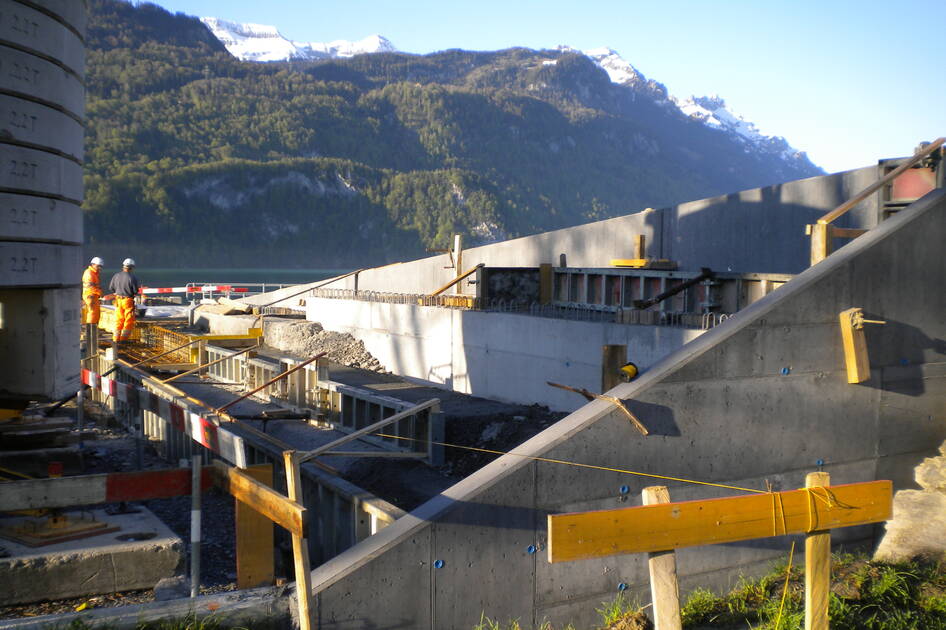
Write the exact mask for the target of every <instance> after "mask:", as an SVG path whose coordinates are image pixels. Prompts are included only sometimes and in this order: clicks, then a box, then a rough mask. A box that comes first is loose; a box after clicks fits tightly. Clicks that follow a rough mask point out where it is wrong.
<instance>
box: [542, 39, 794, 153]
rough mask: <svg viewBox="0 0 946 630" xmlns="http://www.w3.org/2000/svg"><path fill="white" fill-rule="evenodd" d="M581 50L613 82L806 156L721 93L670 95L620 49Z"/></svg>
mask: <svg viewBox="0 0 946 630" xmlns="http://www.w3.org/2000/svg"><path fill="white" fill-rule="evenodd" d="M558 50H561V51H563V52H579V51H576V50H574V49H572V48H569V47H568V46H559V47H558ZM580 52H582V53H583V54H585V55H587V56H588V57H590V58H591V59H592V60H594V62H595V63H596V64H598V66H600V67H601V68H602V69H603V70H604V71H605V72H607V73H608V76H609V77H610V78H611V81H612V82H613V83H617V84H618V85H624V86H627V87H631V88H634V89H635V90H638V91H641V90H643V91H645V92H647V93H649V94H650V96H651V97H653V98H654V100H656V101H658V102H665V103H667V104H670V105H672V106H674V107H676V108H677V109H679V110H680V111H681V112H682V113H683V114H684V115H685V116H688V117H689V118H693V119H695V120H698V121H700V122H702V123H703V124H704V125H706V126H707V127H711V128H713V129H719V130H721V131H724V132H728V133H730V134H732V135H733V136H734V137H736V138H738V139H739V140H740V141H742V142H743V143H744V144H746V145H747V148H748V147H752V148H755V149H758V150H760V151H767V152H771V153H780V154H781V156H782V157H783V158H785V159H786V160H804V159H807V158H806V156H805V154H804V153H803V152H802V151H799V150H798V149H795V148H794V147H792V146H790V145H789V144H788V142H787V141H786V140H785V139H784V138H781V137H778V136H767V135H765V134H763V133H762V132H760V131H759V129H758V128H757V127H756V126H755V124H754V123H752V122H750V121H748V120H746V119H745V118H743V117H742V116H740V115H739V114H737V113H735V112H734V111H732V110H731V109H729V108H728V107H727V105H726V101H724V100H723V99H722V98H720V97H719V96H716V95H713V96H703V97H696V96H691V97H689V98H687V99H684V100H680V99H678V98H676V97H674V96H670V95H669V94H668V92H667V88H666V87H664V85H663V84H662V83H658V82H656V81H654V80H653V79H647V78H646V77H645V76H644V75H643V74H641V73H640V72H639V71H638V70H637V68H635V67H634V66H632V65H631V64H630V63H628V62H627V61H625V60H624V58H623V57H621V55H619V54H618V53H617V51H615V50H613V49H611V48H594V49H592V50H584V51H580Z"/></svg>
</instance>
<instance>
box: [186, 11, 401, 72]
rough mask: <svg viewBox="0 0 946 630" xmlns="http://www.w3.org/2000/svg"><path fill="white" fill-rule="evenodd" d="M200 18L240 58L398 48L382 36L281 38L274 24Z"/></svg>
mask: <svg viewBox="0 0 946 630" xmlns="http://www.w3.org/2000/svg"><path fill="white" fill-rule="evenodd" d="M200 21H201V22H203V23H204V24H206V25H207V28H209V29H210V32H211V33H213V34H214V36H215V37H216V38H217V39H219V40H220V41H221V43H223V45H224V46H226V47H227V50H228V51H229V52H230V54H231V55H233V56H234V57H236V58H238V59H241V60H243V61H259V62H267V61H289V60H297V59H298V60H313V59H330V58H335V57H353V56H355V55H360V54H364V53H377V52H395V51H396V50H397V49H396V48H395V47H394V45H393V44H391V42H390V41H388V40H387V38H385V37H382V36H381V35H370V36H368V37H366V38H364V39H361V40H358V41H357V42H349V41H345V40H337V41H334V42H329V43H327V44H326V43H321V42H294V41H291V40H289V39H286V38H285V37H283V36H282V35H281V34H280V33H279V31H278V30H277V29H276V27H275V26H267V25H265V24H241V23H238V22H229V21H227V20H221V19H220V18H215V17H205V18H201V19H200Z"/></svg>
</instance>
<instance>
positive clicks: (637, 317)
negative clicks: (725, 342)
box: [485, 300, 732, 330]
mask: <svg viewBox="0 0 946 630" xmlns="http://www.w3.org/2000/svg"><path fill="white" fill-rule="evenodd" d="M485 310H487V311H489V312H493V313H518V314H521V315H530V316H532V317H550V318H554V319H568V320H574V321H582V322H605V323H614V324H639V325H644V326H671V327H677V328H695V329H699V330H709V329H710V328H713V327H714V326H717V325H719V324H721V323H722V322H724V321H726V320H727V319H729V318H730V317H731V316H732V315H730V314H728V313H676V312H670V311H650V310H640V309H622V308H614V307H607V306H596V305H590V304H568V303H552V304H540V303H538V302H515V301H504V300H496V301H492V302H490V304H489V306H488V307H487V308H486V309H485Z"/></svg>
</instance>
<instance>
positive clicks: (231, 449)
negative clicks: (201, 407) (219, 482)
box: [82, 369, 246, 468]
mask: <svg viewBox="0 0 946 630" xmlns="http://www.w3.org/2000/svg"><path fill="white" fill-rule="evenodd" d="M82 383H83V384H84V385H88V386H89V387H92V388H93V389H97V390H99V391H101V392H103V393H105V394H108V395H109V396H112V397H114V398H117V399H118V400H119V401H121V402H124V403H128V404H130V405H136V404H137V406H138V408H140V409H143V410H146V411H151V412H153V413H155V414H157V415H158V417H159V418H161V420H163V421H164V422H165V423H167V424H168V425H170V426H171V427H173V428H175V429H177V430H178V431H180V432H181V433H185V434H188V435H190V436H191V439H193V440H194V441H195V442H197V443H198V444H201V445H202V446H204V447H206V448H208V449H210V450H211V451H213V452H214V453H217V454H218V455H220V456H221V457H223V458H224V459H226V460H227V461H228V462H230V463H231V464H233V465H234V466H236V467H237V468H246V449H245V448H244V445H243V438H242V437H240V436H238V435H234V434H233V433H231V432H230V431H227V430H226V429H224V428H223V427H219V426H217V425H216V424H214V423H213V422H211V421H210V420H207V419H206V418H204V417H202V416H199V415H198V414H196V413H193V412H191V411H188V410H187V409H186V408H184V407H181V406H180V405H177V404H175V403H173V402H171V401H169V400H166V399H164V398H161V397H160V396H158V395H157V394H155V393H153V392H149V391H148V390H146V389H145V388H143V387H136V386H134V385H129V384H128V383H120V382H118V381H117V380H115V379H114V378H109V377H107V376H100V375H98V374H96V373H95V372H93V371H91V370H86V369H83V370H82Z"/></svg>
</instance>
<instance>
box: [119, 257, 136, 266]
mask: <svg viewBox="0 0 946 630" xmlns="http://www.w3.org/2000/svg"><path fill="white" fill-rule="evenodd" d="M134 266H135V261H134V259H132V258H126V259H125V260H123V261H122V267H134Z"/></svg>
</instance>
